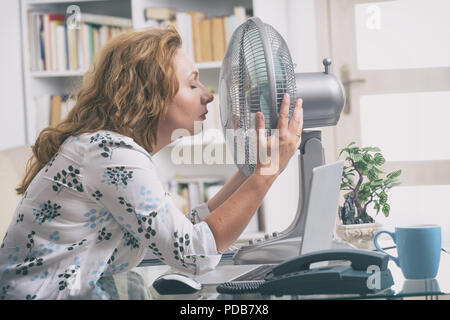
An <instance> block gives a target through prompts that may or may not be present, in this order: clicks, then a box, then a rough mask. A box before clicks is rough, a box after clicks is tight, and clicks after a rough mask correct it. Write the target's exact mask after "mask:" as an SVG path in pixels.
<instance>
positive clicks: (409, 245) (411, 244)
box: [373, 225, 441, 279]
mask: <svg viewBox="0 0 450 320" xmlns="http://www.w3.org/2000/svg"><path fill="white" fill-rule="evenodd" d="M382 233H386V234H388V235H390V236H391V237H392V239H393V240H394V242H395V244H396V246H397V254H398V257H393V256H391V255H390V254H388V256H389V258H391V259H392V260H393V261H394V262H395V263H396V264H397V266H398V267H399V268H400V269H401V270H402V273H403V276H404V277H405V278H406V279H432V278H435V277H436V275H437V272H438V269H439V263H440V260H441V227H440V226H438V225H415V226H409V227H396V228H395V232H389V231H386V230H381V231H378V232H377V233H376V234H375V237H374V238H373V242H374V244H375V248H377V250H378V251H381V252H383V253H386V254H387V252H385V251H384V250H383V249H381V248H380V247H379V245H378V242H377V238H378V236H380V235H381V234H382Z"/></svg>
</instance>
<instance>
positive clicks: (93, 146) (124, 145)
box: [64, 130, 153, 161]
mask: <svg viewBox="0 0 450 320" xmlns="http://www.w3.org/2000/svg"><path fill="white" fill-rule="evenodd" d="M64 144H65V145H66V146H69V145H72V146H73V147H75V148H77V146H78V147H82V148H83V149H84V153H89V152H95V153H98V152H100V154H101V155H102V156H103V157H105V158H107V157H110V156H111V153H112V152H113V150H115V149H117V148H121V149H129V150H132V151H135V152H136V151H137V152H140V153H143V154H144V155H145V156H146V157H147V158H148V159H150V161H153V160H152V158H151V156H150V154H149V153H148V152H147V151H146V150H145V149H144V148H143V147H141V146H140V145H139V144H137V143H136V142H135V141H134V139H133V138H131V137H129V136H126V135H123V134H120V133H118V132H115V131H110V130H98V131H95V132H86V133H82V134H80V135H77V136H70V137H69V138H67V140H66V141H65V143H64Z"/></svg>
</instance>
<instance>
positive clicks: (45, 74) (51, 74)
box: [30, 70, 86, 78]
mask: <svg viewBox="0 0 450 320" xmlns="http://www.w3.org/2000/svg"><path fill="white" fill-rule="evenodd" d="M85 73H86V70H68V71H31V72H30V74H31V76H32V77H33V78H62V77H82V76H83V75H84V74H85Z"/></svg>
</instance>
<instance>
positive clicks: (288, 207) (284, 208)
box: [253, 0, 322, 232]
mask: <svg viewBox="0 0 450 320" xmlns="http://www.w3.org/2000/svg"><path fill="white" fill-rule="evenodd" d="M253 4H254V6H253V15H254V16H256V17H259V18H260V19H261V20H262V21H263V22H265V23H268V24H270V25H272V26H273V27H274V28H275V29H276V30H277V31H278V32H279V33H280V34H281V36H282V37H283V38H284V39H285V40H286V42H287V44H288V46H289V50H290V53H291V56H292V60H293V62H294V64H296V68H295V72H317V71H320V70H319V67H318V66H319V65H320V61H322V59H321V58H320V57H319V56H318V50H317V31H316V13H315V0H301V1H298V0H297V1H292V0H254V1H253ZM298 196H299V173H298V152H297V153H296V155H295V156H293V157H292V158H291V160H290V162H289V164H288V166H287V167H286V169H285V170H284V171H283V173H282V174H281V175H280V177H279V178H278V179H277V180H276V181H275V183H274V184H273V185H272V187H271V189H270V190H269V192H268V193H267V195H266V197H265V199H264V209H265V210H264V211H265V225H266V230H267V232H273V231H283V230H284V229H286V228H287V227H288V226H289V225H290V223H291V222H292V221H293V219H294V217H295V214H296V211H297V205H298Z"/></svg>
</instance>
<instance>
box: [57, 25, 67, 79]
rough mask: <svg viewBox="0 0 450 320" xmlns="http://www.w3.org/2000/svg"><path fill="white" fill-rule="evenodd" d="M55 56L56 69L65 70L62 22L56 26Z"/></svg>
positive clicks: (63, 28)
mask: <svg viewBox="0 0 450 320" xmlns="http://www.w3.org/2000/svg"><path fill="white" fill-rule="evenodd" d="M55 39H56V41H55V43H56V46H55V47H56V56H57V59H56V60H57V61H58V63H57V68H56V69H57V70H58V71H64V70H67V52H66V28H65V26H64V25H63V24H59V25H57V26H56V37H55Z"/></svg>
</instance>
